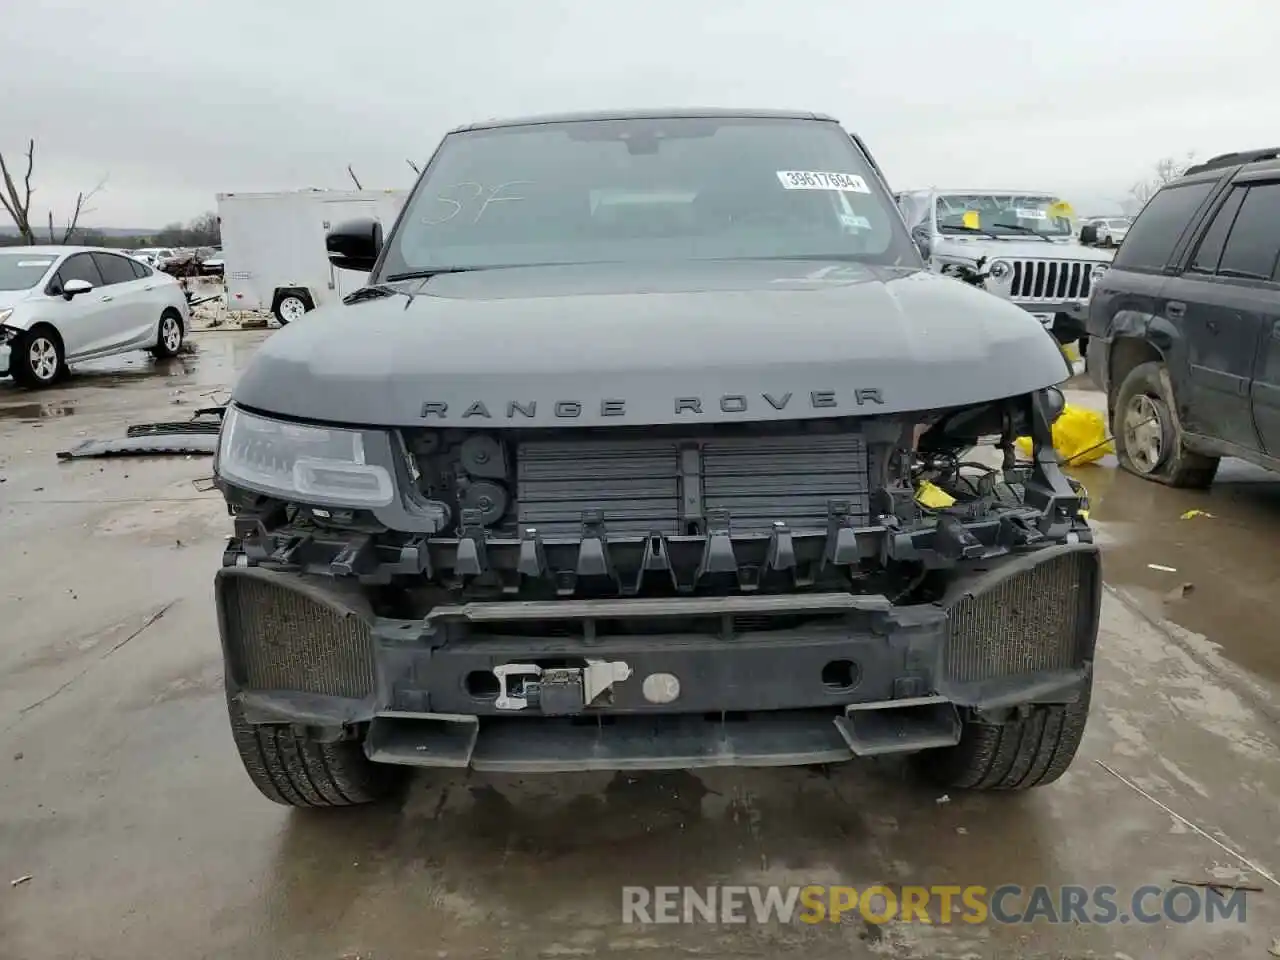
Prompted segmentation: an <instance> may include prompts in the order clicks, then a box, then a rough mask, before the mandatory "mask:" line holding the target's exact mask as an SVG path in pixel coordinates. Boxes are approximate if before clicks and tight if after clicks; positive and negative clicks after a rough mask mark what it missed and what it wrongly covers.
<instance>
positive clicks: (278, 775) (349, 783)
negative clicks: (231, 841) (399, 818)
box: [227, 698, 404, 807]
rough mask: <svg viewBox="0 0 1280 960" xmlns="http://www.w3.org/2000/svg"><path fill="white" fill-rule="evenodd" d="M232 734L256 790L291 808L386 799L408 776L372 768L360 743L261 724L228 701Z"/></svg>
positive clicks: (381, 766) (375, 765)
mask: <svg viewBox="0 0 1280 960" xmlns="http://www.w3.org/2000/svg"><path fill="white" fill-rule="evenodd" d="M227 712H228V714H230V717H231V734H232V736H233V737H234V738H235V742H236V749H237V750H238V751H239V752H240V760H241V762H242V763H243V764H244V769H245V772H246V773H248V774H249V779H250V780H252V781H253V785H254V786H255V787H257V788H258V790H259V791H260V792H261V793H262V795H263V796H265V797H266V798H267V799H268V800H274V801H275V802H276V803H281V804H284V805H285V806H290V807H350V806H355V805H357V804H362V803H372V802H374V801H375V800H381V799H383V798H384V797H386V796H388V795H389V794H390V793H392V791H394V790H395V789H396V787H397V786H398V784H399V783H400V781H401V779H402V778H403V773H404V771H403V770H402V769H401V768H399V767H388V766H386V765H384V764H380V763H372V762H370V761H369V759H368V758H367V757H366V756H365V755H364V750H363V749H362V748H361V745H360V742H359V741H358V740H340V741H337V742H334V743H324V742H321V741H318V740H313V739H311V738H310V737H308V736H306V735H305V734H304V733H300V732H298V729H297V728H295V727H292V726H289V725H287V724H278V725H261V726H259V725H257V724H252V723H249V722H248V721H246V720H245V718H244V711H243V709H242V708H241V706H240V704H239V703H237V702H236V701H235V700H234V699H231V698H228V699H227Z"/></svg>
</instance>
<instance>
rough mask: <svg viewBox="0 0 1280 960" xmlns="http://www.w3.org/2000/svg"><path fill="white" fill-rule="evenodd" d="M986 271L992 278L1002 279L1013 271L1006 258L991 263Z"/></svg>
mask: <svg viewBox="0 0 1280 960" xmlns="http://www.w3.org/2000/svg"><path fill="white" fill-rule="evenodd" d="M987 272H988V273H989V274H990V275H991V279H992V280H1004V279H1005V278H1006V277H1008V276H1009V274H1011V273H1013V266H1012V264H1010V263H1009V261H1008V260H997V261H996V262H995V263H993V264H991V269H990V270H988V271H987Z"/></svg>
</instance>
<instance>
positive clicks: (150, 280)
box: [0, 247, 191, 387]
mask: <svg viewBox="0 0 1280 960" xmlns="http://www.w3.org/2000/svg"><path fill="white" fill-rule="evenodd" d="M190 320H191V314H190V311H189V309H188V307H187V297H186V294H185V293H184V292H183V289H182V286H181V285H180V284H179V283H178V281H177V280H175V279H174V278H173V277H170V276H168V275H167V274H164V273H160V272H158V271H156V270H153V269H152V268H151V267H149V266H147V265H146V264H145V263H143V262H142V261H140V260H137V259H135V258H133V257H127V256H124V255H123V254H121V253H120V252H119V251H115V250H103V249H99V248H96V247H0V377H2V376H5V375H6V374H7V375H8V376H11V377H13V379H14V380H15V381H16V382H17V383H19V384H21V385H22V386H25V387H44V386H48V385H49V384H51V383H53V382H54V381H55V380H57V379H58V378H59V377H60V376H62V375H63V374H64V373H66V371H67V365H68V364H71V363H76V362H78V361H81V360H96V359H98V358H99V357H110V356H113V355H115V354H117V353H127V352H129V351H131V350H149V351H150V352H151V353H153V354H154V355H155V356H157V357H172V356H173V355H174V354H176V353H177V352H178V350H179V349H180V348H181V347H182V341H183V338H184V337H185V336H186V331H187V329H188V328H189V326H190Z"/></svg>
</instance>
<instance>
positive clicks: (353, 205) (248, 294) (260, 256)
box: [218, 190, 409, 324]
mask: <svg viewBox="0 0 1280 960" xmlns="http://www.w3.org/2000/svg"><path fill="white" fill-rule="evenodd" d="M408 195H409V191H407V190H297V191H289V192H286V193H220V194H218V222H219V226H220V228H221V231H222V252H223V258H224V260H225V267H224V276H225V278H226V285H227V309H228V310H270V311H271V312H272V313H273V314H275V317H276V319H277V320H279V321H280V323H282V324H285V323H288V322H289V321H291V320H297V319H299V318H300V317H301V316H302V315H303V314H305V313H306V312H307V311H308V310H314V309H315V308H316V307H319V306H321V305H323V304H326V303H332V302H335V301H337V300H340V299H342V297H344V296H346V295H347V294H348V293H350V292H351V291H353V290H355V289H357V288H359V287H360V286H362V285H363V284H364V283H365V281H366V279H367V277H368V274H365V273H360V272H357V271H354V270H340V269H337V268H336V267H334V266H333V265H331V264H330V263H329V257H328V254H327V253H326V251H325V244H324V238H325V234H326V233H327V232H328V230H329V228H330V227H331V226H337V225H338V224H339V223H341V222H342V221H344V220H353V219H356V218H359V217H368V218H372V219H375V220H378V221H380V222H381V223H382V226H383V229H384V230H386V231H388V232H390V230H391V224H392V223H393V222H395V218H396V217H397V216H398V215H399V213H400V208H401V207H402V206H404V201H405V199H406V197H408Z"/></svg>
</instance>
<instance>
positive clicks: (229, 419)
mask: <svg viewBox="0 0 1280 960" xmlns="http://www.w3.org/2000/svg"><path fill="white" fill-rule="evenodd" d="M217 469H218V475H219V476H221V477H224V478H226V479H227V480H229V481H231V482H232V483H234V484H236V485H237V486H243V487H246V488H248V489H250V490H255V491H257V492H259V493H265V494H269V495H271V496H276V497H280V498H281V499H286V500H302V501H307V502H312V503H324V504H332V505H337V506H350V507H383V506H386V505H387V504H389V503H391V501H392V499H393V498H394V496H395V485H394V484H393V483H392V480H391V474H390V473H389V472H388V471H387V469H386V468H385V467H382V466H379V465H377V464H371V463H366V462H365V450H364V435H363V434H362V433H360V432H359V431H357V430H339V429H334V428H332V427H310V426H303V425H302V424H296V423H286V422H285V421H283V420H272V419H269V418H267V417H260V416H258V415H256V414H252V413H246V412H245V411H243V410H239V409H237V408H236V407H228V408H227V413H226V416H225V418H224V420H223V424H222V434H221V440H220V441H219V443H218V463H217Z"/></svg>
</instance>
